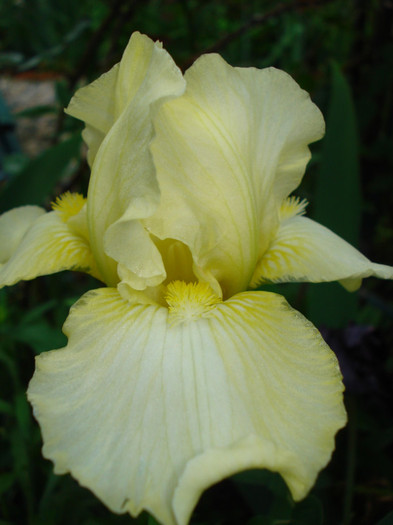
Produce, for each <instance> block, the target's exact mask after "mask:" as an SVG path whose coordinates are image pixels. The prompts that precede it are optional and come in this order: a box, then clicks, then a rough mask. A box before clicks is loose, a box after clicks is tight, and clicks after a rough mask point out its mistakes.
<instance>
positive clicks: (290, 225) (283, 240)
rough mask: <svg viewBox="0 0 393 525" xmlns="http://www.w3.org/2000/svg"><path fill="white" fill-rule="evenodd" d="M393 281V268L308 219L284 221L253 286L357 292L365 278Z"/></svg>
mask: <svg viewBox="0 0 393 525" xmlns="http://www.w3.org/2000/svg"><path fill="white" fill-rule="evenodd" d="M370 276H376V277H380V278H382V279H393V267H391V266H386V265H383V264H376V263H373V262H371V261H369V260H368V259H367V257H365V256H364V255H362V254H361V253H360V252H359V251H358V250H356V249H355V248H354V247H353V246H351V245H350V244H349V243H347V242H346V241H344V239H342V238H341V237H339V236H338V235H336V234H335V233H333V232H332V231H331V230H329V229H328V228H325V227H324V226H322V225H321V224H318V223H317V222H315V221H313V220H311V219H308V218H307V217H301V216H294V217H292V218H290V219H287V220H283V221H282V223H281V225H280V228H279V229H278V231H277V234H276V236H275V238H274V239H273V241H272V243H271V245H270V247H269V249H268V250H267V252H266V253H265V254H264V255H263V257H262V259H261V261H260V262H259V264H258V266H257V268H256V270H255V274H254V276H253V280H252V284H253V285H254V286H257V285H258V284H259V283H262V282H268V281H272V282H286V281H309V282H323V281H342V284H343V286H345V287H346V288H347V289H348V290H350V291H353V290H355V289H357V288H358V287H359V286H360V284H361V279H362V278H364V277H370Z"/></svg>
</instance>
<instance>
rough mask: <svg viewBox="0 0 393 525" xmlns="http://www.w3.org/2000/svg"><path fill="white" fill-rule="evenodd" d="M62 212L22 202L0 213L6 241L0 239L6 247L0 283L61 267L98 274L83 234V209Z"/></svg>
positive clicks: (0, 234) (0, 232) (1, 234)
mask: <svg viewBox="0 0 393 525" xmlns="http://www.w3.org/2000/svg"><path fill="white" fill-rule="evenodd" d="M64 212H65V210H64V209H63V210H60V209H59V210H58V211H52V212H49V213H45V210H43V209H42V208H38V207H36V206H23V207H21V208H15V209H13V210H10V211H8V212H6V213H4V214H3V215H2V216H1V217H0V239H4V240H5V239H6V237H7V235H8V236H9V237H8V238H9V244H8V243H7V242H4V244H3V243H2V245H4V246H5V247H6V248H5V251H4V252H3V251H2V257H1V261H0V262H1V264H0V286H6V285H12V284H15V283H16V282H18V281H21V280H29V279H34V278H35V277H38V276H40V275H48V274H51V273H56V272H60V271H62V270H80V271H85V272H87V273H90V274H91V275H93V276H94V277H97V278H98V279H100V278H101V276H100V274H99V272H98V270H97V268H96V264H95V261H94V258H93V254H92V252H91V250H90V246H89V242H88V239H87V238H86V237H85V236H84V235H83V231H84V230H86V227H85V226H84V224H83V222H85V221H83V214H84V212H83V211H82V212H78V213H75V215H71V216H70V217H64V215H63V216H62V214H64ZM14 227H15V229H14ZM4 254H6V257H4Z"/></svg>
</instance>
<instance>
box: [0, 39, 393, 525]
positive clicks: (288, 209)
mask: <svg viewBox="0 0 393 525" xmlns="http://www.w3.org/2000/svg"><path fill="white" fill-rule="evenodd" d="M67 112H68V113H69V114H70V115H73V116H74V117H76V118H78V119H81V120H83V121H84V122H85V124H86V127H85V130H84V139H85V141H86V143H87V145H88V148H89V150H88V160H89V164H90V166H91V170H92V174H91V180H90V186H89V190H88V196H87V199H84V198H83V197H82V196H81V195H79V194H69V193H67V194H64V195H63V196H61V197H60V198H58V199H57V201H56V203H55V204H54V205H53V210H52V211H50V212H49V213H47V212H45V210H43V209H41V208H39V207H36V206H24V207H21V208H17V209H14V210H11V211H9V212H7V213H5V214H4V215H3V216H2V217H1V218H0V240H1V246H2V253H1V261H0V262H1V263H2V266H1V269H0V282H1V284H2V285H11V284H14V283H15V282H17V281H19V280H22V279H32V278H34V277H36V276H39V275H43V274H50V273H54V272H58V271H61V270H65V269H70V270H83V271H86V272H88V273H90V274H92V275H93V276H95V277H96V278H98V279H100V280H101V281H102V282H103V283H104V284H105V285H106V287H102V288H99V289H95V290H93V291H90V292H88V293H87V294H86V295H84V296H83V297H82V298H81V299H80V300H79V301H78V302H77V303H76V304H75V305H74V306H73V308H72V309H71V312H70V315H69V317H68V319H67V321H66V323H65V325H64V333H65V334H66V335H67V336H68V344H67V346H66V347H65V348H63V349H60V350H53V351H51V352H47V353H44V354H42V355H40V356H39V357H38V358H37V362H36V371H35V374H34V377H33V379H32V381H31V383H30V386H29V390H28V397H29V400H30V402H31V403H32V405H33V407H34V414H35V416H36V418H37V419H38V421H39V424H40V426H41V429H42V435H43V440H44V447H43V454H44V456H45V457H47V458H49V459H51V460H52V461H53V462H54V465H55V472H56V473H58V474H62V473H66V472H70V473H71V474H72V475H73V476H74V477H75V478H76V479H77V480H78V481H79V482H80V483H81V485H83V486H85V487H89V488H90V489H91V490H92V491H93V492H94V493H95V494H96V495H97V496H98V498H100V499H101V500H102V501H103V502H104V503H105V504H106V505H107V506H108V507H109V508H110V509H111V510H112V511H114V512H118V513H123V512H129V513H130V514H132V515H137V514H138V513H139V512H141V510H142V509H147V510H148V511H149V512H151V513H152V514H154V515H155V516H156V518H157V519H158V521H159V522H160V523H162V524H164V525H185V524H187V523H188V521H189V518H190V515H191V513H192V510H193V508H194V506H195V505H196V503H197V501H198V498H199V497H200V495H201V493H202V492H203V491H204V490H205V489H206V488H207V487H209V486H210V485H212V484H213V483H215V482H217V481H219V480H221V479H223V478H224V477H226V476H229V475H231V474H233V473H235V472H239V471H241V470H245V469H250V468H266V469H270V470H272V471H275V472H278V473H280V474H281V476H282V477H283V479H284V480H285V482H286V483H287V485H288V487H289V489H290V491H291V493H292V495H293V498H294V499H295V500H300V499H301V498H303V497H305V495H306V494H307V492H308V491H309V490H310V488H311V487H312V485H313V483H314V482H315V479H316V476H317V474H318V472H319V471H320V469H321V468H323V467H324V466H325V465H326V464H327V462H328V461H329V459H330V456H331V453H332V450H333V448H334V436H335V434H336V432H337V430H338V429H339V428H341V427H342V426H343V425H344V424H345V421H346V415H345V410H344V406H343V399H342V391H343V385H342V382H341V374H340V371H339V368H338V365H337V360H336V358H335V356H334V354H333V352H332V351H331V350H330V349H329V347H328V346H327V345H326V344H325V343H324V341H323V339H322V338H321V336H320V334H319V332H318V331H317V330H316V329H315V328H314V327H313V326H312V324H311V323H310V322H308V321H307V320H306V319H305V318H304V317H303V316H302V315H301V314H300V313H298V312H297V311H295V310H293V309H292V308H291V307H290V306H289V305H288V304H287V302H286V301H285V299H284V298H283V297H281V296H280V295H277V294H274V293H269V292H261V291H247V290H249V289H250V288H251V289H252V288H256V287H257V286H258V285H259V284H260V283H265V282H285V281H311V282H321V281H335V280H339V281H340V282H341V283H342V284H343V285H344V286H346V287H347V288H349V289H351V290H352V289H355V288H356V287H358V286H359V285H360V281H361V279H362V278H363V277H367V276H370V275H376V276H378V277H382V278H392V277H393V269H392V268H390V267H387V266H383V265H379V264H374V263H371V262H370V261H369V260H368V259H367V258H365V257H364V256H363V255H361V254H360V253H359V252H358V251H357V250H355V249H354V248H353V247H351V246H350V245H349V244H347V243H346V242H345V241H344V240H342V239H340V238H339V237H338V236H336V235H335V234H334V233H332V232H331V231H329V230H328V229H326V228H324V227H323V226H321V225H319V224H317V223H315V222H313V221H312V220H310V219H308V218H306V217H305V216H304V211H305V203H304V202H300V201H299V200H297V199H296V198H294V197H289V195H290V194H291V193H292V191H293V190H295V188H297V186H298V185H299V183H300V181H301V178H302V176H303V173H304V170H305V166H306V164H307V162H308V160H309V158H310V152H309V149H308V144H309V143H310V142H313V141H315V140H318V139H319V138H321V137H322V135H323V132H324V122H323V118H322V115H321V113H320V111H319V110H318V108H317V107H316V106H315V105H314V104H313V103H312V102H311V100H310V98H309V96H308V94H307V93H305V92H304V91H303V90H301V89H300V88H299V86H298V85H297V84H296V83H295V82H294V80H293V79H292V78H291V77H290V76H289V75H287V74H286V73H284V72H282V71H279V70H277V69H274V68H268V69H264V70H258V69H254V68H233V67H231V66H229V65H228V64H227V63H226V62H225V61H224V60H223V59H222V58H221V57H220V56H218V55H205V56H202V57H201V58H200V59H199V60H197V61H196V62H195V64H194V65H193V66H192V67H191V68H190V69H189V70H188V71H187V72H186V74H185V75H184V77H183V75H182V74H181V72H180V70H179V69H178V68H177V67H176V65H175V64H174V62H173V61H172V59H171V57H170V56H169V55H168V53H167V52H166V51H165V50H164V49H163V48H162V47H161V45H160V44H159V43H154V42H152V41H151V40H150V39H149V38H147V37H146V36H143V35H140V34H139V33H135V34H134V35H133V36H132V37H131V40H130V43H129V44H128V46H127V48H126V50H125V53H124V55H123V58H122V60H121V62H120V63H119V64H117V65H116V66H114V67H113V68H112V69H111V70H110V71H109V72H108V73H106V74H104V75H103V76H101V77H100V78H99V79H98V80H96V81H95V82H93V83H92V84H90V85H88V86H87V87H84V88H82V89H80V90H79V91H78V92H77V93H76V95H75V96H74V98H73V99H72V100H71V103H70V105H69V107H68V109H67Z"/></svg>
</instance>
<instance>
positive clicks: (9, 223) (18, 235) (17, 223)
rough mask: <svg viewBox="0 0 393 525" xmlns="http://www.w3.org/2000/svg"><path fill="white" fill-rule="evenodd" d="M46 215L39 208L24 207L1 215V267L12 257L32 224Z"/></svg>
mask: <svg viewBox="0 0 393 525" xmlns="http://www.w3.org/2000/svg"><path fill="white" fill-rule="evenodd" d="M44 213H45V210H44V208H40V207H39V206H22V207H20V208H14V209H13V210H10V211H8V212H6V213H3V214H2V215H0V246H1V251H0V265H2V264H4V263H6V262H7V261H8V260H9V259H10V258H11V257H12V255H13V253H14V252H15V250H16V249H17V247H18V246H19V244H20V242H21V240H22V239H23V236H24V235H25V233H26V232H27V231H28V230H29V228H30V227H31V225H32V223H33V222H34V221H35V220H36V219H38V217H40V216H41V215H44Z"/></svg>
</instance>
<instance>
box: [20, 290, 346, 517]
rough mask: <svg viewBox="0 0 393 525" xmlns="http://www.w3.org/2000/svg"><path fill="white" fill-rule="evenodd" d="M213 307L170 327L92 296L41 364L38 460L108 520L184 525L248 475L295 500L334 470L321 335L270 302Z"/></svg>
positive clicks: (166, 320)
mask: <svg viewBox="0 0 393 525" xmlns="http://www.w3.org/2000/svg"><path fill="white" fill-rule="evenodd" d="M193 286H194V285H193ZM194 288H195V289H196V288H197V287H194ZM194 288H193V289H194ZM209 304H211V307H210V309H209V310H208V312H207V313H206V315H205V316H204V317H203V318H199V319H196V320H194V321H191V322H178V323H173V322H172V321H171V317H172V313H168V309H167V308H165V307H161V306H158V305H152V304H150V305H149V304H143V305H138V304H133V305H131V304H130V303H129V302H127V301H126V300H124V299H122V298H121V297H120V295H119V294H118V292H117V291H116V290H115V289H110V288H107V289H101V290H96V291H94V292H90V293H89V294H87V295H86V296H84V297H83V298H82V299H81V300H80V301H79V302H78V303H77V304H76V305H75V306H74V307H73V309H72V311H71V313H70V316H69V318H68V319H67V321H66V324H65V327H64V332H65V334H66V335H67V336H68V337H69V343H68V346H67V347H66V348H64V349H60V350H54V351H52V352H48V353H45V354H41V356H40V357H39V358H38V359H37V368H36V372H35V375H34V377H33V379H32V381H31V383H30V386H29V391H28V396H29V399H30V401H31V402H32V404H33V407H34V413H35V416H36V417H37V419H38V421H39V423H40V425H41V429H42V434H43V439H44V448H43V453H44V455H45V457H47V458H49V459H51V460H52V461H54V463H55V471H56V472H57V473H65V472H71V473H72V475H73V476H74V477H75V478H76V479H78V481H79V482H80V483H81V484H82V485H83V486H87V487H89V488H90V489H91V490H92V491H93V492H94V493H95V494H96V495H97V496H98V497H99V498H100V499H101V500H102V501H103V502H104V503H105V504H106V505H107V506H108V507H109V508H110V509H112V510H113V511H115V512H130V513H131V514H133V515H137V514H138V513H139V512H140V511H141V510H142V509H144V508H145V509H147V510H149V511H150V512H152V513H153V514H154V515H155V516H156V517H157V519H158V520H159V521H160V523H162V524H164V525H185V524H186V523H188V520H189V516H190V514H191V512H192V510H193V508H194V506H195V504H196V502H197V500H198V498H199V496H200V494H201V492H202V491H203V490H205V489H206V488H207V487H209V486H210V485H211V484H213V483H215V482H217V481H219V480H221V479H222V478H224V477H226V476H228V475H230V474H232V473H234V472H238V471H241V470H244V469H247V468H268V469H271V470H273V471H277V472H279V473H280V474H281V475H282V476H283V478H284V479H285V481H286V482H287V484H288V486H289V488H290V490H291V491H292V494H293V496H294V498H295V499H300V498H302V497H304V496H305V495H306V493H307V491H308V490H309V489H310V487H311V486H312V484H313V483H314V481H315V477H316V475H317V473H318V471H319V470H320V469H321V468H323V466H324V465H325V464H326V463H327V462H328V460H329V458H330V455H331V452H332V450H333V448H334V435H335V433H336V431H337V430H338V429H339V428H340V427H342V426H343V425H344V423H345V411H344V407H343V403H342V389H343V387H342V383H341V375H340V372H339V369H338V366H337V361H336V359H335V357H334V354H333V353H332V352H331V350H330V349H329V348H328V347H327V345H326V344H325V343H324V341H323V340H322V338H321V336H320V334H319V332H317V330H316V329H315V328H314V327H313V326H312V325H311V324H310V323H309V322H307V321H306V320H305V319H304V318H303V317H302V316H301V315H300V314H299V313H298V312H296V311H294V310H292V309H291V308H290V307H289V306H288V305H287V303H286V302H285V300H284V299H283V298H282V297H280V296H278V295H275V294H270V293H262V292H250V293H244V294H239V295H237V296H235V297H233V298H232V299H230V300H228V301H226V302H225V303H218V304H217V305H216V306H215V307H214V304H213V305H212V303H209ZM190 318H191V317H190Z"/></svg>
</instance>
